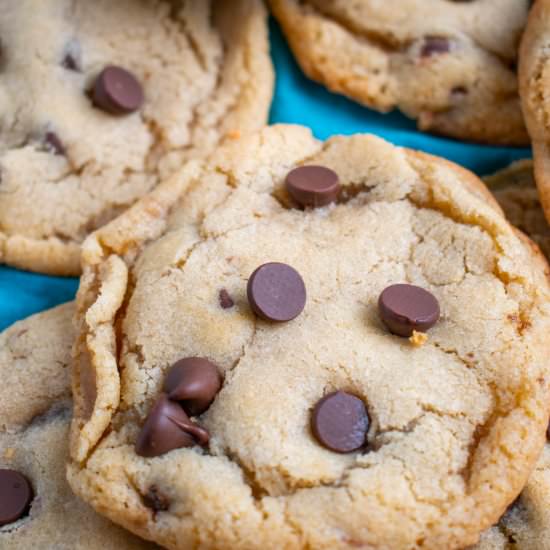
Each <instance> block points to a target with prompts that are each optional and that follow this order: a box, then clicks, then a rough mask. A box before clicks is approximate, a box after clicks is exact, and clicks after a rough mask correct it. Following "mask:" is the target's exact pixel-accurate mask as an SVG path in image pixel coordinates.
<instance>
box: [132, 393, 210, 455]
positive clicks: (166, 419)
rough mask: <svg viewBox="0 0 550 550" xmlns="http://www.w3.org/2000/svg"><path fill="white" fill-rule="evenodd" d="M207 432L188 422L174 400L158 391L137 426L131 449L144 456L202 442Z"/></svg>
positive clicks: (205, 441)
mask: <svg viewBox="0 0 550 550" xmlns="http://www.w3.org/2000/svg"><path fill="white" fill-rule="evenodd" d="M209 438H210V436H209V434H208V432H207V431H206V430H205V429H204V428H201V427H200V426H198V425H197V424H195V423H193V422H191V420H190V419H189V417H188V416H187V414H185V411H184V410H183V409H182V408H181V406H180V405H179V404H178V403H174V402H173V401H170V399H168V396H167V395H166V394H164V393H163V394H161V395H160V397H159V398H158V400H157V402H156V403H155V405H154V406H153V408H152V409H151V411H150V412H149V415H148V416H147V419H146V420H145V424H144V425H143V427H142V428H141V432H140V433H139V436H138V440H137V442H136V447H135V451H136V454H138V455H139V456H144V457H147V458H151V457H155V456H160V455H163V454H165V453H167V452H169V451H172V450H173V449H180V448H182V447H194V446H195V445H206V444H207V443H208V440H209Z"/></svg>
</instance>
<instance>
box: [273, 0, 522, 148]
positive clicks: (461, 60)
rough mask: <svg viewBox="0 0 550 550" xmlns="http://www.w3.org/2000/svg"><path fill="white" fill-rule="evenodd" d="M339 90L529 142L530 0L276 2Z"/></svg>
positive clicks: (434, 125) (429, 127)
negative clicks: (521, 73)
mask: <svg viewBox="0 0 550 550" xmlns="http://www.w3.org/2000/svg"><path fill="white" fill-rule="evenodd" d="M270 4H271V8H272V10H273V13H274V14H275V16H276V17H277V19H278V20H279V23H280V24H281V27H282V29H283V32H284V33H285V35H286V37H287V39H288V42H289V44H290V47H291V48H292V50H293V52H294V55H295V56H296V59H297V61H298V63H299V64H300V66H301V68H302V70H303V71H304V72H305V73H306V74H307V75H308V76H309V77H310V78H312V79H314V80H317V81H319V82H321V83H322V84H324V85H325V86H327V88H329V90H331V91H333V92H337V93H341V94H344V95H346V96H348V97H349V98H350V99H354V100H356V101H358V102H360V103H362V104H363V105H365V106H367V107H370V108H372V109H376V110H378V111H381V112H388V111H390V110H392V109H395V108H398V109H399V110H401V111H402V112H403V113H404V114H405V115H407V116H409V117H411V118H413V119H416V121H417V123H418V127H419V128H420V129H421V130H426V131H430V132H434V133H438V134H443V135H446V136H451V137H454V138H458V139H466V140H474V141H479V142H487V143H495V144H506V145H525V144H527V143H528V142H529V140H528V136H527V132H526V130H525V126H524V122H523V117H522V114H521V109H520V101H519V97H518V83H517V77H516V69H515V64H516V58H517V46H518V43H519V39H520V36H521V32H522V30H523V27H524V24H525V20H526V18H527V12H528V9H529V0H476V1H473V2H472V1H470V2H464V1H457V0H436V1H433V2H425V1H424V0H393V1H391V2H380V1H379V0H358V1H354V2H348V1H346V0H307V1H306V2H299V1H298V0H270Z"/></svg>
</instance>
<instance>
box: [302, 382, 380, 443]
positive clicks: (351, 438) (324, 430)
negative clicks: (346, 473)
mask: <svg viewBox="0 0 550 550" xmlns="http://www.w3.org/2000/svg"><path fill="white" fill-rule="evenodd" d="M311 429H312V430H313V435H315V437H316V438H317V441H319V443H320V444H321V445H323V446H324V447H326V448H327V449H330V450H331V451H335V452H337V453H351V452H352V451H356V450H357V449H360V448H361V447H363V446H364V445H365V443H366V439H367V432H368V430H369V415H368V413H367V409H366V407H365V404H364V403H363V401H362V400H361V399H359V397H356V396H355V395H352V394H351V393H346V392H343V391H337V392H335V393H331V394H329V395H326V396H325V397H323V399H321V400H320V401H319V402H318V403H317V405H315V408H314V409H313V414H312V416H311Z"/></svg>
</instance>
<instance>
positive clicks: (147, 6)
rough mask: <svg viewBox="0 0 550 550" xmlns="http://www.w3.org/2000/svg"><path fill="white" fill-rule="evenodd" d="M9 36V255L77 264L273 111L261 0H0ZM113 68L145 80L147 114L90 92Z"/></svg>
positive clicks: (5, 232) (69, 266) (2, 167)
mask: <svg viewBox="0 0 550 550" xmlns="http://www.w3.org/2000/svg"><path fill="white" fill-rule="evenodd" d="M0 36H1V37H2V48H1V56H0V177H1V179H0V263H7V264H10V265H13V266H17V267H20V268H24V269H31V270H34V271H40V272H44V273H50V274H61V275H77V274H79V273H80V261H79V253H80V244H81V242H82V241H83V240H84V238H85V237H86V236H87V235H88V234H89V233H90V232H91V231H93V230H94V229H96V228H98V227H100V226H102V225H103V224H105V223H106V222H108V221H109V220H111V219H112V218H114V217H115V216H117V215H118V214H120V213H121V212H122V211H124V210H125V209H126V208H127V207H128V206H130V205H131V204H133V203H134V202H135V201H136V200H137V199H138V198H140V197H141V196H143V195H144V194H145V193H146V192H148V191H150V190H151V189H153V188H154V187H155V186H156V185H157V184H158V183H159V181H161V180H162V179H163V178H165V177H167V176H168V175H170V174H171V173H173V172H174V171H175V170H176V169H178V168H180V166H181V164H182V162H184V161H186V160H188V159H189V158H193V157H197V156H202V155H204V154H205V153H210V152H211V151H212V150H213V149H214V148H215V147H216V146H217V145H218V144H219V143H220V141H223V140H226V139H232V138H234V137H235V136H238V135H239V134H242V133H246V132H248V131H250V130H256V129H259V128H261V127H262V126H263V125H264V124H265V123H266V121H267V116H268V110H269V105H270V101H271V94H272V88H273V71H272V66H271V60H270V57H269V43H268V37H267V23H266V12H265V8H264V6H263V4H262V2H261V1H260V0H229V1H223V2H222V1H218V2H214V1H213V0H211V1H206V0H190V1H186V2H183V1H181V0H173V1H170V2H168V1H165V0H117V1H116V2H113V1H111V0H94V1H93V2H89V1H88V0H41V1H40V2H36V1H34V0H18V1H16V2H1V3H0ZM109 65H118V66H120V67H122V68H124V69H126V70H128V71H130V72H131V73H132V74H133V75H134V76H135V77H136V78H137V80H138V82H139V83H140V84H141V86H142V88H143V92H144V96H145V100H144V103H143V104H142V106H141V108H139V110H138V111H136V112H133V113H131V114H122V115H120V114H119V115H113V114H110V113H108V112H105V111H103V110H102V109H100V108H98V107H96V106H95V105H94V103H93V102H92V100H91V97H90V90H91V89H92V88H93V85H94V82H95V80H96V78H97V76H98V74H100V73H101V71H102V70H103V69H104V68H105V67H106V66H109Z"/></svg>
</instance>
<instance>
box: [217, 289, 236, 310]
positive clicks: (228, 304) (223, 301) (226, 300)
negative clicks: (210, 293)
mask: <svg viewBox="0 0 550 550" xmlns="http://www.w3.org/2000/svg"><path fill="white" fill-rule="evenodd" d="M218 298H219V301H220V306H221V307H222V309H229V308H232V307H233V306H234V305H235V302H234V301H233V298H231V296H230V295H229V292H227V290H226V289H225V288H222V289H221V290H220V293H219V296H218Z"/></svg>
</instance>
